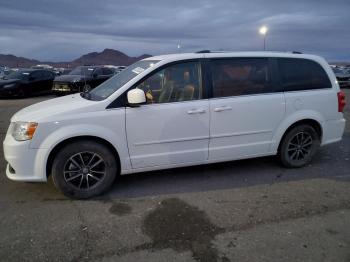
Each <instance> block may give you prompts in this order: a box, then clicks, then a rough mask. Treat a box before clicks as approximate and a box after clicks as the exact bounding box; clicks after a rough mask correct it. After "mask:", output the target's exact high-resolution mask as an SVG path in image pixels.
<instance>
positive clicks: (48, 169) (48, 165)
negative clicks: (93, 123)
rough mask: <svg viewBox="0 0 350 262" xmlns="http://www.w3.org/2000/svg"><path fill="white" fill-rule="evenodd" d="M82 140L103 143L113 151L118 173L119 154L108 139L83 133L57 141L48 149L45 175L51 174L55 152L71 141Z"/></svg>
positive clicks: (119, 164) (119, 170)
mask: <svg viewBox="0 0 350 262" xmlns="http://www.w3.org/2000/svg"><path fill="white" fill-rule="evenodd" d="M82 140H90V141H96V142H99V143H102V144H103V145H105V146H106V147H108V148H109V149H110V150H111V151H112V152H113V155H114V157H115V159H116V160H117V164H118V166H119V169H118V174H120V172H121V162H120V156H119V153H118V151H117V149H116V148H115V147H114V146H113V145H112V144H111V143H110V142H109V141H107V140H105V139H103V138H101V137H97V136H91V135H83V136H75V137H70V138H67V139H65V140H63V141H61V142H59V143H58V144H57V145H55V147H54V148H53V149H52V150H51V151H50V154H49V156H48V158H47V161H46V177H49V176H50V175H51V169H52V164H53V161H54V159H55V157H56V155H57V153H58V152H59V151H60V150H61V149H62V148H63V147H64V146H66V145H68V144H70V143H72V142H76V141H82Z"/></svg>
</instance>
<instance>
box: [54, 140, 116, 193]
mask: <svg viewBox="0 0 350 262" xmlns="http://www.w3.org/2000/svg"><path fill="white" fill-rule="evenodd" d="M83 151H90V152H94V153H97V154H98V155H99V156H101V157H102V158H103V160H104V161H105V164H106V176H105V177H104V178H103V180H102V181H101V182H100V184H99V185H98V186H96V187H94V188H92V189H89V190H77V189H75V188H74V187H72V186H71V185H70V184H68V183H67V182H66V181H65V179H64V176H63V173H64V166H65V164H66V161H67V160H68V159H69V158H70V157H71V156H73V155H74V154H77V153H79V152H83ZM117 172H118V166H117V161H116V159H115V156H114V154H113V153H112V152H111V150H109V149H108V148H107V147H106V146H105V145H103V144H100V143H97V142H95V141H88V140H87V141H77V142H73V143H70V144H68V145H66V146H65V147H63V148H62V149H61V150H60V151H59V152H58V153H57V154H56V157H55V159H54V161H53V164H52V179H53V182H54V184H55V186H56V187H57V188H58V189H59V190H60V191H62V193H63V194H64V195H66V196H68V197H71V198H76V199H86V198H91V197H95V196H98V195H100V194H102V193H104V192H105V191H107V190H108V189H109V188H110V187H111V186H112V184H113V183H114V181H115V178H116V176H117Z"/></svg>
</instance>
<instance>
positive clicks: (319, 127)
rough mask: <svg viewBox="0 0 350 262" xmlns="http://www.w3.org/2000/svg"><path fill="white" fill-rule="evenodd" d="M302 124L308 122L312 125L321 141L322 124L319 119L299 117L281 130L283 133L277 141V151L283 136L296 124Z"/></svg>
mask: <svg viewBox="0 0 350 262" xmlns="http://www.w3.org/2000/svg"><path fill="white" fill-rule="evenodd" d="M303 124H308V125H310V126H312V127H313V128H314V129H315V130H316V132H317V134H318V136H319V138H320V141H322V137H323V128H322V124H321V123H320V122H319V121H317V120H315V119H312V118H306V119H301V120H298V121H295V122H294V123H292V124H291V125H289V126H288V128H287V129H286V130H285V131H284V132H283V135H282V136H281V137H280V139H279V140H278V143H277V145H278V147H277V152H278V151H279V150H280V146H281V143H282V141H283V139H284V137H285V136H286V135H287V134H288V132H289V131H290V130H291V129H292V128H294V127H296V126H298V125H303Z"/></svg>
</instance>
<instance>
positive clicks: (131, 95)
mask: <svg viewBox="0 0 350 262" xmlns="http://www.w3.org/2000/svg"><path fill="white" fill-rule="evenodd" d="M127 98H128V104H129V106H131V107H136V106H139V105H142V104H145V103H146V95H145V92H143V90H141V89H139V88H135V89H132V90H130V91H129V92H128V94H127Z"/></svg>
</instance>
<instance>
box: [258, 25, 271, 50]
mask: <svg viewBox="0 0 350 262" xmlns="http://www.w3.org/2000/svg"><path fill="white" fill-rule="evenodd" d="M268 30H269V29H268V28H267V26H265V25H264V26H262V27H260V29H259V34H261V35H262V36H263V37H264V51H265V50H266V34H267V31H268Z"/></svg>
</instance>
